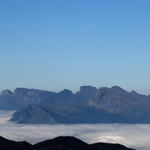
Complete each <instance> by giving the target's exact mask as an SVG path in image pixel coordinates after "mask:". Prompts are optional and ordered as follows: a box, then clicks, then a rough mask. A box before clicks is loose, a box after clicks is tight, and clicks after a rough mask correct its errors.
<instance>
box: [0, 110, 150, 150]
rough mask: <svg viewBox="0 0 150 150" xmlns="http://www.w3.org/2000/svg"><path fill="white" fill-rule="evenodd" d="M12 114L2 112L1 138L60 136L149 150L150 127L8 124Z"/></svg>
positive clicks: (29, 138)
mask: <svg viewBox="0 0 150 150" xmlns="http://www.w3.org/2000/svg"><path fill="white" fill-rule="evenodd" d="M12 114H13V112H4V111H0V136H4V137H6V138H8V139H12V140H16V141H21V140H26V141H28V142H30V143H36V142H39V141H42V140H47V139H51V138H54V137H57V136H66V135H69V136H75V137H77V138H80V139H82V140H84V141H85V142H88V143H94V142H111V143H120V144H124V145H126V146H129V147H132V148H137V149H138V150H149V149H150V145H149V142H150V125H140V124H135V125H129V124H86V125H85V124H79V125H27V124H16V123H12V122H9V121H8V120H9V119H10V118H11V115H12Z"/></svg>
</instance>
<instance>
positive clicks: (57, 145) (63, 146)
mask: <svg viewBox="0 0 150 150" xmlns="http://www.w3.org/2000/svg"><path fill="white" fill-rule="evenodd" d="M0 150H133V149H130V148H127V147H125V146H123V145H120V144H108V143H96V144H87V143H85V142H83V141H81V140H79V139H77V138H75V137H69V136H66V137H57V138H54V139H51V140H47V141H43V142H40V143H37V144H35V145H31V144H29V143H27V142H15V141H11V140H8V139H5V138H3V137H0Z"/></svg>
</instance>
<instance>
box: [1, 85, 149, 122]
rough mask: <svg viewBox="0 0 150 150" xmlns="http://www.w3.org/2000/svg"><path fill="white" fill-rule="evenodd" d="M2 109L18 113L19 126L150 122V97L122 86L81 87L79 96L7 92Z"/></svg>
mask: <svg viewBox="0 0 150 150" xmlns="http://www.w3.org/2000/svg"><path fill="white" fill-rule="evenodd" d="M0 109H3V110H18V112H17V113H15V114H14V116H13V118H12V121H17V122H18V123H113V122H114V123H150V117H149V116H150V96H149V95H148V96H146V95H142V94H138V93H137V92H135V91H131V92H127V91H126V90H124V89H122V88H121V87H119V86H113V87H111V88H107V87H102V88H99V89H97V88H95V87H92V86H81V87H80V90H79V91H78V92H76V93H72V91H70V90H68V89H64V90H63V91H61V92H58V93H56V92H50V91H44V90H36V89H27V88H17V89H15V91H14V92H11V91H10V90H5V91H2V92H1V94H0ZM37 116H38V117H37Z"/></svg>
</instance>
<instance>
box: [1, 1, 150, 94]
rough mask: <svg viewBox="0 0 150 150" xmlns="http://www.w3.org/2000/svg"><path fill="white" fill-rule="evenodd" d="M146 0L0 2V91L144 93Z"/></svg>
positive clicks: (148, 35) (148, 40)
mask: <svg viewBox="0 0 150 150" xmlns="http://www.w3.org/2000/svg"><path fill="white" fill-rule="evenodd" d="M149 6H150V1H149V0H113V1H112V0H44V1H43V0H13V1H12V0H0V90H3V89H6V88H9V89H12V90H13V89H14V88H16V87H28V88H38V89H48V90H52V91H60V90H62V89H64V88H69V89H71V90H73V91H77V90H78V89H79V86H80V85H93V86H96V87H101V86H108V87H110V86H113V85H119V86H122V87H123V88H125V89H127V90H133V89H134V90H136V91H138V92H140V93H146V94H148V93H150V69H149V68H150V17H149V16H150V9H149Z"/></svg>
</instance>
